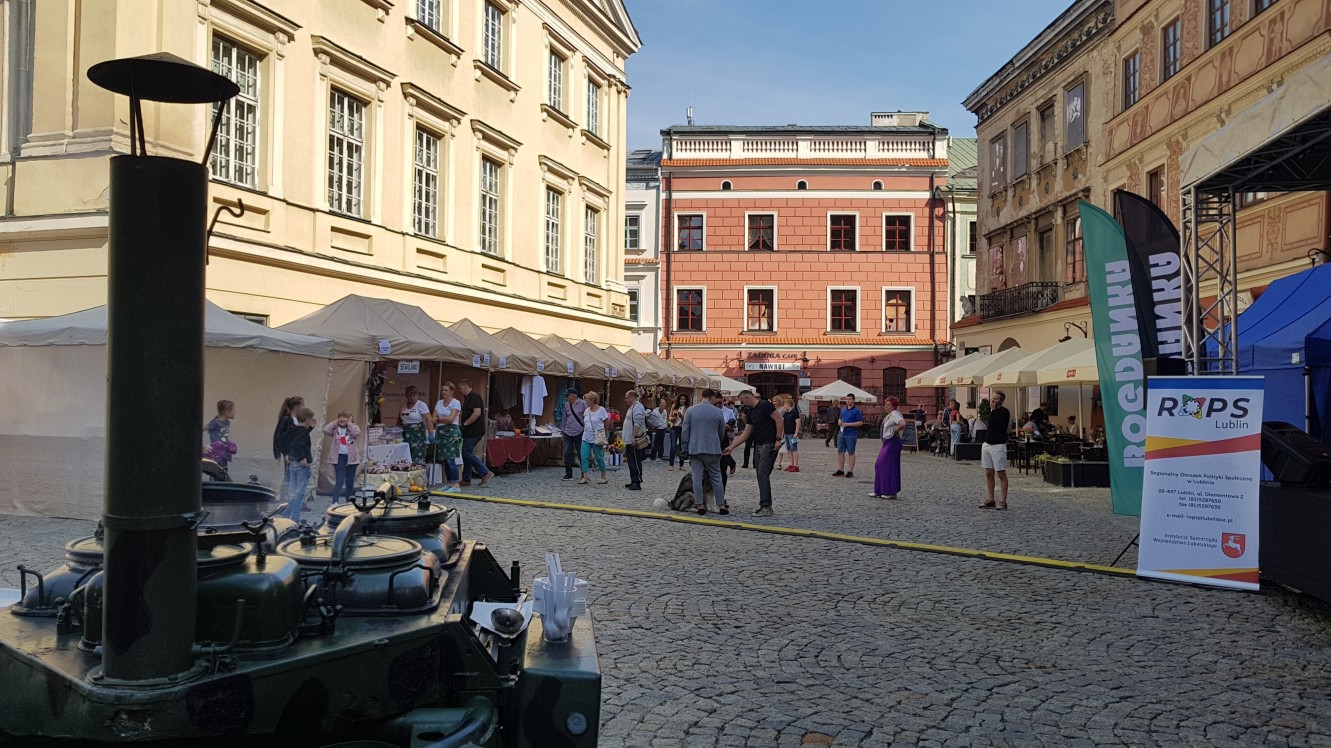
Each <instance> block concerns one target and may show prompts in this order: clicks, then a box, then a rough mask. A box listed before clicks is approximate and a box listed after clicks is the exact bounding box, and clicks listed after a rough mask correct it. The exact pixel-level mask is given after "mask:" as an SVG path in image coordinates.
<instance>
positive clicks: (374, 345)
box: [278, 294, 489, 366]
mask: <svg viewBox="0 0 1331 748" xmlns="http://www.w3.org/2000/svg"><path fill="white" fill-rule="evenodd" d="M278 329H280V330H286V331H287V332H294V333H300V334H303V335H316V336H319V337H324V338H331V339H332V340H333V343H334V347H333V358H335V359H342V360H347V359H350V360H355V361H380V360H383V359H420V360H422V361H443V362H445V363H450V364H460V365H462V366H471V365H472V362H473V356H476V355H478V354H483V353H489V351H482V350H479V349H478V348H479V347H478V346H477V345H476V344H474V343H472V342H471V341H469V340H466V339H465V338H463V337H461V336H459V335H458V334H457V333H455V332H453V331H452V330H449V329H448V328H446V327H444V326H443V325H441V324H439V323H438V322H437V321H435V320H434V319H433V318H431V317H430V316H429V315H428V314H426V313H425V311H424V310H423V309H421V308H420V307H415V306H412V305H410V304H403V303H401V302H398V301H391V300H389V299H374V298H370V297H367V296H356V295H354V294H353V295H351V296H345V297H343V298H341V299H338V300H337V301H334V302H333V303H331V304H329V305H328V306H326V307H324V308H323V309H319V310H318V311H315V312H311V313H310V314H307V315H305V316H304V317H301V318H300V319H298V320H296V321H294V322H288V323H287V324H285V325H282V326H281V327H280V328H278Z"/></svg>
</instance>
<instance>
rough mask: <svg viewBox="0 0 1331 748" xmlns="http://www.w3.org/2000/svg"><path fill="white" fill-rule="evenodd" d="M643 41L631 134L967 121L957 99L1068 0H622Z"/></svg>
mask: <svg viewBox="0 0 1331 748" xmlns="http://www.w3.org/2000/svg"><path fill="white" fill-rule="evenodd" d="M625 4H626V5H627V6H628V9H629V13H630V15H631V16H632V18H633V23H634V25H635V26H636V27H637V29H638V33H639V34H640V35H641V36H642V42H643V47H642V50H641V51H639V52H638V53H637V54H635V55H633V56H632V57H630V58H629V60H628V76H629V85H630V86H632V87H633V91H632V93H631V94H630V95H629V122H628V144H629V147H630V148H659V147H660V146H661V136H660V131H661V129H663V128H665V127H668V126H670V125H672V124H684V112H685V108H686V107H688V106H689V105H690V104H691V105H692V106H693V113H694V122H695V123H696V124H700V125H739V124H743V125H784V124H791V123H796V124H801V125H829V124H831V125H858V124H864V125H867V124H869V112H873V111H895V110H898V109H902V110H906V111H927V112H929V113H930V114H929V118H930V119H931V120H933V121H935V122H937V123H939V124H941V125H943V126H945V127H947V128H948V130H949V131H951V133H952V135H953V136H955V137H973V136H974V135H975V116H974V115H972V114H971V113H970V112H968V111H966V109H965V107H963V106H962V105H961V100H962V99H964V98H966V96H967V95H968V94H969V93H970V92H971V91H973V90H975V88H976V86H978V85H980V84H981V83H983V82H984V80H985V79H986V78H988V77H989V76H990V75H992V74H993V73H994V72H995V71H997V70H998V68H999V67H1000V66H1001V65H1002V64H1003V63H1005V62H1007V60H1008V59H1009V58H1011V57H1012V55H1013V54H1015V53H1016V52H1017V50H1019V49H1021V47H1022V46H1024V45H1025V44H1026V43H1027V42H1028V41H1030V40H1031V39H1033V38H1034V37H1035V35H1036V34H1038V33H1040V31H1041V30H1042V29H1044V27H1045V26H1047V25H1048V24H1049V23H1050V22H1051V21H1053V20H1054V19H1055V18H1056V17H1057V16H1058V14H1059V13H1061V12H1062V11H1063V10H1064V9H1066V8H1067V7H1068V6H1069V5H1070V4H1071V0H989V1H988V2H985V1H984V0H913V1H909V0H625Z"/></svg>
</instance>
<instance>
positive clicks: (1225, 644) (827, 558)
mask: <svg viewBox="0 0 1331 748" xmlns="http://www.w3.org/2000/svg"><path fill="white" fill-rule="evenodd" d="M819 447H821V443H819ZM863 457H864V458H865V460H866V464H867V462H868V457H869V455H864V456H863ZM806 462H807V463H808V465H807V467H806V470H805V471H804V472H802V473H800V474H786V475H782V476H780V482H779V483H778V488H777V498H776V506H777V510H778V512H779V514H778V516H777V517H775V518H773V519H772V520H755V521H779V522H781V523H783V524H790V525H796V524H802V526H811V527H813V526H816V527H819V528H821V529H833V530H838V531H849V532H855V533H858V534H864V535H874V536H882V537H896V538H909V539H916V540H921V541H927V542H934V543H944V544H956V545H969V546H970V547H987V548H992V549H995V550H1000V549H1001V550H1011V551H1014V552H1020V553H1038V554H1040V555H1050V556H1054V557H1060V558H1079V559H1084V560H1094V561H1098V562H1102V563H1105V562H1108V561H1109V560H1111V559H1112V557H1113V554H1114V553H1117V551H1118V549H1119V547H1121V545H1122V544H1123V543H1124V542H1126V540H1127V539H1128V538H1130V537H1131V536H1132V534H1133V532H1134V525H1135V523H1134V522H1133V521H1131V520H1128V519H1123V518H1115V517H1113V516H1112V515H1110V514H1109V512H1108V496H1107V493H1106V492H1104V491H1095V490H1078V491H1043V490H1042V489H1041V487H1040V485H1039V484H1037V483H1036V482H1035V481H1034V479H1032V478H1022V477H1020V476H1017V477H1016V478H1015V479H1014V490H1013V492H1012V505H1013V510H1012V511H1010V512H1008V513H1007V514H1006V515H1003V514H998V513H994V512H983V511H980V510H978V509H974V508H973V505H974V504H975V503H977V496H978V493H977V491H976V485H977V481H978V480H979V478H980V473H979V470H978V468H975V467H971V466H959V465H955V464H953V463H949V462H946V461H943V460H936V459H935V458H932V457H928V456H920V455H907V457H906V486H907V487H908V488H909V491H908V492H904V493H903V495H904V496H907V497H908V498H906V499H904V500H903V501H901V502H885V501H874V500H870V499H868V498H867V496H865V494H867V493H868V491H869V487H868V486H865V485H861V484H859V483H857V482H854V481H848V480H845V479H832V478H830V477H829V474H830V472H831V468H830V467H829V463H828V461H827V455H826V454H825V453H823V452H822V451H821V449H819V450H809V456H808V457H807V458H806ZM871 473H872V471H871V470H870V469H864V470H861V471H859V474H858V475H857V477H861V476H862V478H863V479H868V478H869V477H870V476H871ZM559 475H560V472H559V471H557V470H552V469H546V470H534V471H533V472H532V473H530V474H522V475H519V476H504V477H501V478H499V479H497V480H496V481H495V482H494V483H493V484H492V485H491V486H490V487H489V488H487V489H486V490H485V491H484V493H491V494H493V495H496V496H511V497H518V498H543V499H550V500H558V501H574V500H576V501H581V502H587V503H592V502H596V503H604V504H606V505H615V506H635V507H639V508H647V507H648V506H650V503H651V500H652V499H654V498H657V497H658V496H665V495H667V493H668V494H673V488H674V484H675V482H676V481H677V480H678V478H679V473H678V472H675V473H669V472H666V471H665V469H664V467H659V466H656V465H651V466H649V467H648V473H647V486H648V487H649V488H650V489H653V490H646V491H643V492H641V494H639V493H630V492H628V491H625V490H623V489H622V488H621V487H620V486H622V484H623V483H624V482H625V480H626V478H625V473H624V472H623V471H620V472H619V473H616V474H612V476H611V478H612V482H611V484H610V485H609V486H599V487H598V486H595V485H591V486H577V485H576V484H572V483H561V482H560V481H559V480H558V478H559ZM615 478H618V480H615ZM731 485H732V486H734V493H733V494H732V502H733V503H734V504H735V505H737V507H738V508H740V509H743V510H751V509H752V508H753V507H754V506H755V505H756V490H755V489H754V487H753V477H752V473H751V472H750V473H748V474H747V475H746V474H745V472H744V471H743V470H741V471H740V472H739V473H738V474H737V477H736V478H735V479H734V481H733V482H732V484H731ZM667 486H668V487H669V491H666V490H663V489H664V488H665V487H667ZM481 492H482V491H477V493H481ZM801 493H803V494H804V495H802V496H801V495H800V494H801ZM455 503H456V504H457V505H458V506H459V508H460V509H461V510H462V511H463V516H464V521H463V528H464V531H465V532H466V533H467V535H468V536H469V537H472V538H477V539H482V540H484V541H486V542H487V543H488V544H489V546H490V547H491V549H492V550H493V551H494V552H495V554H496V556H497V557H498V558H499V559H500V561H501V562H503V563H507V561H508V560H510V559H512V558H517V559H520V560H521V561H522V563H523V566H524V567H525V570H526V576H527V577H528V578H530V576H531V574H533V573H534V570H535V569H538V568H540V567H541V565H542V564H543V560H542V559H543V556H544V553H545V552H546V551H548V550H558V551H561V552H562V554H563V558H564V564H565V567H566V568H568V569H573V570H577V571H578V572H579V573H580V574H582V575H584V576H585V577H587V578H588V579H589V580H590V582H591V586H592V592H593V595H594V597H595V600H594V603H593V612H594V615H595V619H596V624H597V635H598V642H599V645H600V652H601V667H602V670H603V671H604V674H605V685H604V699H603V711H602V719H601V722H602V737H601V745H602V746H606V747H608V748H613V747H615V746H651V747H657V746H661V747H664V746H688V747H690V748H691V747H692V746H754V747H759V746H761V747H763V748H766V747H768V746H798V745H838V746H840V745H845V746H887V745H928V746H951V745H958V746H990V745H993V746H1022V745H1052V746H1080V745H1195V746H1238V745H1269V746H1331V610H1329V609H1328V608H1327V607H1326V606H1323V605H1321V604H1318V603H1316V602H1313V601H1309V600H1306V599H1303V598H1300V597H1297V596H1294V595H1290V594H1287V593H1285V592H1282V591H1279V590H1268V591H1266V592H1264V593H1263V594H1260V595H1252V594H1244V593H1237V592H1229V591H1218V590H1206V589H1200V588H1193V587H1187V586H1180V585H1168V584H1161V583H1152V582H1145V581H1140V580H1136V579H1131V578H1116V577H1107V576H1102V575H1096V574H1086V573H1074V572H1067V571H1057V570H1052V569H1045V568H1037V567H1031V566H1025V565H1017V564H1010V563H998V562H993V561H985V560H978V559H968V558H960V557H955V556H945V555H937V554H927V553H918V552H912V551H904V550H892V549H884V548H875V547H868V546H861V545H855V544H848V543H838V542H832V541H825V540H819V539H810V538H797V537H786V536H775V535H769V534H764V533H755V532H746V531H743V530H735V529H729V528H716V527H705V526H696V525H687V524H680V523H669V522H661V521H656V520H649V519H640V518H630V517H614V516H607V515H599V514H587V513H579V512H567V511H559V510H549V509H532V508H523V507H512V506H501V505H491V504H484V503H478V502H471V501H465V500H458V501H456V502H455ZM745 515H747V511H744V512H743V513H742V514H740V515H739V517H738V518H741V519H746V520H747V519H750V518H748V517H747V516H745ZM90 531H91V525H90V523H86V522H74V521H67V520H40V519H33V518H13V517H0V564H2V567H0V585H9V586H12V585H14V584H16V582H17V580H16V578H15V576H14V575H13V573H12V568H13V563H14V562H16V561H18V560H27V561H29V562H30V563H33V564H34V565H37V566H39V567H42V568H45V567H46V566H49V565H51V564H53V563H55V562H58V560H59V557H60V548H61V545H63V541H64V540H65V539H68V538H70V537H74V536H75V535H77V534H80V533H83V534H86V533H87V532H90ZM1105 554H1108V557H1107V558H1106V557H1105Z"/></svg>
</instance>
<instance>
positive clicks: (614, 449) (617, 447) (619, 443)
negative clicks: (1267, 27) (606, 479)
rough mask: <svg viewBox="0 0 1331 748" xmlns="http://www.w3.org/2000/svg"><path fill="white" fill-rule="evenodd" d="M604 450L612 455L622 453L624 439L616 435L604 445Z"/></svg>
mask: <svg viewBox="0 0 1331 748" xmlns="http://www.w3.org/2000/svg"><path fill="white" fill-rule="evenodd" d="M605 450H606V451H607V452H609V453H610V454H612V455H618V454H623V453H624V440H623V439H621V438H620V437H618V436H616V437H615V440H614V441H612V442H610V443H609V444H607V445H605Z"/></svg>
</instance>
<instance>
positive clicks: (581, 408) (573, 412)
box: [559, 387, 587, 480]
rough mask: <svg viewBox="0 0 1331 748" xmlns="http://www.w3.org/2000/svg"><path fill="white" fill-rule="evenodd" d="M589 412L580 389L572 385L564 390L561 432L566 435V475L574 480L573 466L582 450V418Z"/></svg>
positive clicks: (565, 476) (565, 478) (566, 478)
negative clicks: (579, 392) (579, 393)
mask: <svg viewBox="0 0 1331 748" xmlns="http://www.w3.org/2000/svg"><path fill="white" fill-rule="evenodd" d="M586 412H587V403H584V402H583V401H582V398H580V397H579V396H578V391H577V390H575V389H573V388H572V387H570V388H569V389H567V390H564V423H563V424H561V426H560V429H559V433H561V434H563V436H564V477H563V479H562V480H573V466H574V465H577V464H578V457H579V455H580V454H581V452H582V419H583V415H584V414H585V413H586Z"/></svg>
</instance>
